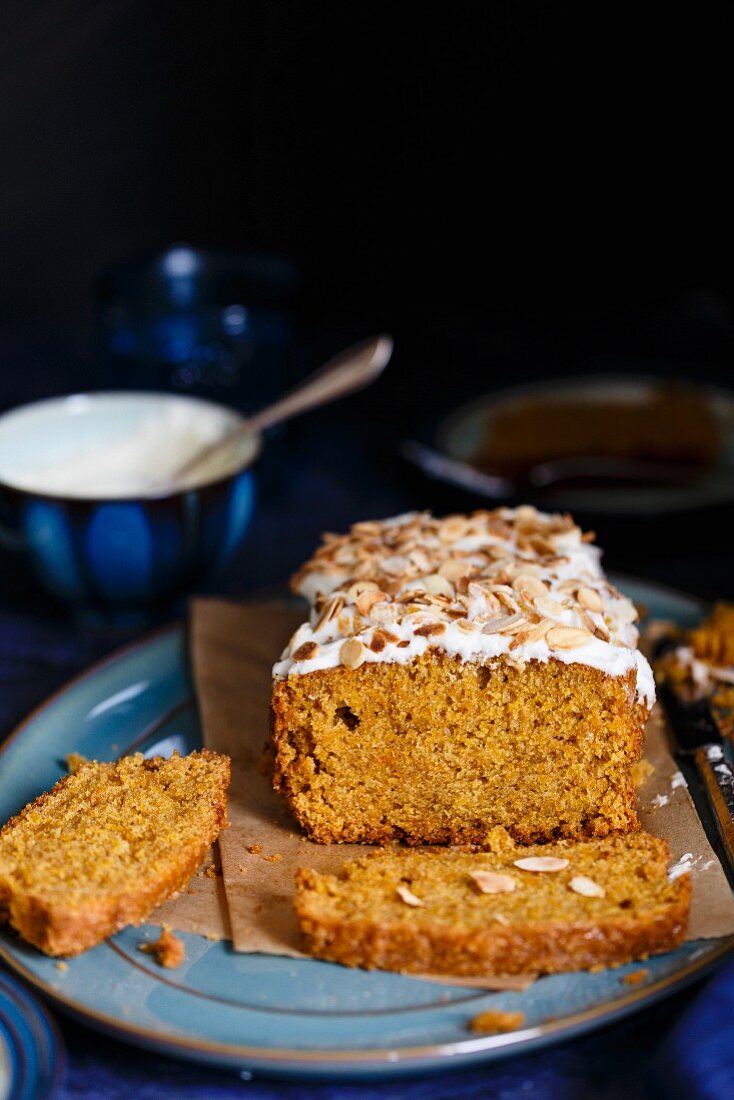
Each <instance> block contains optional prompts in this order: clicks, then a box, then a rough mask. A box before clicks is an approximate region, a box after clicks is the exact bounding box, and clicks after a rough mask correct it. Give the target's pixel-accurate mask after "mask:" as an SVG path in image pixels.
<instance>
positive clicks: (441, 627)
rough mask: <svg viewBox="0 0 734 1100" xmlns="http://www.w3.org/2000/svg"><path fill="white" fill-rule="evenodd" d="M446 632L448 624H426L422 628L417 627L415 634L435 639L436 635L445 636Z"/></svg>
mask: <svg viewBox="0 0 734 1100" xmlns="http://www.w3.org/2000/svg"><path fill="white" fill-rule="evenodd" d="M445 630H446V623H424V624H423V625H422V626H418V627H416V629H415V630H414V631H413V633H414V634H418V635H419V636H420V637H421V638H433V637H434V636H435V635H436V634H443V633H444V631H445Z"/></svg>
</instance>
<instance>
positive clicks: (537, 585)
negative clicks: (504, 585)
mask: <svg viewBox="0 0 734 1100" xmlns="http://www.w3.org/2000/svg"><path fill="white" fill-rule="evenodd" d="M512 587H513V588H514V589H515V591H516V592H520V593H521V594H523V593H525V592H527V593H528V595H530V596H547V595H548V587H547V585H545V584H544V583H543V581H542V580H541V579H540V577H533V576H532V575H531V574H530V573H519V574H518V575H517V576H516V577H515V579H514V580H513V582H512Z"/></svg>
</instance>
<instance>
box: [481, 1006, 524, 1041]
mask: <svg viewBox="0 0 734 1100" xmlns="http://www.w3.org/2000/svg"><path fill="white" fill-rule="evenodd" d="M524 1023H525V1016H524V1014H523V1013H522V1012H499V1011H498V1010H497V1009H494V1008H490V1009H487V1011H486V1012H479V1013H477V1015H476V1016H472V1018H471V1020H470V1021H469V1030H470V1031H475V1032H477V1033H478V1034H479V1035H498V1034H502V1033H505V1032H508V1031H517V1029H518V1028H519V1027H522V1025H523V1024H524Z"/></svg>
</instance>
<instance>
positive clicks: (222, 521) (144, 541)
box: [0, 392, 261, 618]
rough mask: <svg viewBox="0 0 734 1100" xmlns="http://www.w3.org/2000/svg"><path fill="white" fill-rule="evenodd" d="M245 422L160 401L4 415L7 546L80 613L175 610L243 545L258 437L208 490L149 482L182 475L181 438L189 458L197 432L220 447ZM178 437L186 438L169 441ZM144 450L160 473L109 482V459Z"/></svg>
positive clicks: (127, 396) (173, 400)
mask: <svg viewBox="0 0 734 1100" xmlns="http://www.w3.org/2000/svg"><path fill="white" fill-rule="evenodd" d="M239 423H241V417H240V416H239V414H238V413H236V412H235V411H233V410H231V409H227V408H225V407H223V406H220V405H216V404H214V403H212V402H209V401H204V400H201V399H199V398H194V397H185V396H179V395H173V394H163V393H137V392H133V393H98V394H79V395H75V396H72V397H62V398H52V399H50V400H47V401H39V402H35V403H34V404H31V405H25V406H23V407H21V408H17V409H13V410H12V411H10V412H8V413H5V414H4V415H3V416H1V417H0V503H1V504H2V518H3V523H2V527H0V541H2V543H3V545H5V546H6V547H11V548H14V549H20V550H25V551H26V552H27V553H28V555H29V556H30V560H31V562H32V565H33V568H34V570H35V573H36V576H37V577H38V579H39V581H40V582H41V584H42V585H43V586H44V587H45V588H46V589H47V590H48V591H49V592H50V593H51V594H52V595H53V596H55V597H57V598H58V599H61V600H64V601H66V602H67V603H69V604H71V605H73V606H74V608H75V609H76V610H77V611H81V612H83V613H85V614H89V613H91V614H92V615H101V617H103V618H104V617H112V618H116V617H123V618H124V617H125V615H130V614H132V615H142V616H143V617H144V616H145V614H146V613H147V612H150V610H151V609H152V608H154V607H156V606H158V607H161V606H170V604H171V603H172V602H174V601H175V600H176V599H177V598H179V597H181V596H183V595H186V594H187V593H189V592H191V591H193V590H194V589H196V588H197V587H198V586H199V585H201V584H203V583H205V582H207V581H209V580H211V579H212V578H213V577H214V576H216V574H217V573H219V572H221V571H222V570H223V569H224V567H225V566H226V565H227V564H228V562H229V561H230V560H231V558H232V556H233V554H234V553H235V551H236V550H237V548H238V547H239V545H240V544H241V542H242V539H243V536H244V534H245V531H246V530H247V527H248V524H249V522H250V519H251V516H252V512H253V507H254V479H253V474H252V470H251V467H252V465H253V463H254V462H255V460H256V458H257V456H258V454H259V451H260V445H261V440H260V437H259V435H257V434H255V433H251V434H249V435H247V436H245V437H244V438H243V440H242V443H241V444H238V446H237V448H236V449H234V451H233V454H232V455H231V456H230V459H229V461H228V465H227V467H226V468H225V470H224V471H223V472H220V473H217V474H216V475H215V476H212V478H211V479H210V480H208V481H206V482H203V483H195V484H193V485H192V486H191V487H187V488H184V489H181V490H180V491H176V492H160V491H158V492H156V491H155V490H151V489H150V488H149V487H146V485H145V478H146V477H147V476H149V477H150V479H151V481H152V479H154V478H155V477H156V476H158V475H159V474H160V467H161V464H162V463H165V462H170V463H171V464H172V465H174V466H175V464H176V463H175V461H174V459H173V458H172V454H173V448H174V446H175V444H176V439H178V440H179V443H180V440H181V439H182V438H183V440H184V447H186V445H188V447H189V453H190V449H191V446H192V434H191V433H192V432H194V433H196V438H197V439H198V438H200V436H201V433H202V432H205V433H206V434H207V437H208V438H211V437H212V436H219V435H223V434H225V433H226V432H228V431H230V430H231V429H232V428H234V427H236V426H237V425H238V424H239ZM174 428H175V431H176V432H178V436H174V434H168V433H172V432H173V430H174ZM181 432H183V436H182V435H181ZM136 433H137V434H136ZM186 433H188V434H186ZM144 446H145V447H148V449H149V451H148V453H149V456H150V461H151V466H153V467H155V468H151V469H150V470H149V471H147V472H145V473H142V474H139V475H138V478H137V482H135V479H133V481H132V482H131V481H130V478H129V470H128V471H127V472H128V478H127V481H125V480H120V479H119V477H118V478H117V480H115V476H116V475H115V474H114V471H113V472H111V471H110V470H107V474H106V476H105V471H104V464H105V461H106V460H107V461H110V462H111V461H112V459H111V458H110V455H111V454H114V456H115V459H114V460H115V461H116V462H117V463H118V464H119V463H120V462H122V463H123V467H124V464H125V463H129V462H138V463H139V462H140V454H141V450H140V448H141V447H144ZM110 448H112V451H111V450H110ZM150 448H152V450H150ZM185 458H186V453H184V454H183V455H182V456H181V457H180V459H179V462H181V463H182V462H183V461H185ZM60 471H61V473H60ZM118 472H119V471H118ZM122 473H123V475H124V474H125V469H124V468H123V470H122ZM100 477H101V478H102V480H101V481H100ZM121 613H123V614H122V616H121Z"/></svg>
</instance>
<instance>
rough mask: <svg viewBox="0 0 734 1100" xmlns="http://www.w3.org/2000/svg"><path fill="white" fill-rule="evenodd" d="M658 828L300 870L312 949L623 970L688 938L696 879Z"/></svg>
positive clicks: (424, 969) (301, 904) (376, 964)
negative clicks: (673, 860)
mask: <svg viewBox="0 0 734 1100" xmlns="http://www.w3.org/2000/svg"><path fill="white" fill-rule="evenodd" d="M667 872H668V846H667V843H666V841H664V840H658V839H656V838H655V837H652V836H650V835H649V834H647V833H644V832H642V831H638V832H636V833H633V834H631V835H628V836H615V837H607V838H604V839H600V840H584V841H559V842H557V843H555V844H546V845H542V846H535V847H532V848H522V847H514V848H513V847H512V846H510V848H509V849H508V850H505V851H503V852H501V853H491V852H467V851H458V850H456V849H448V850H447V849H438V850H436V849H423V850H417V849H406V848H391V849H387V850H382V851H378V852H373V853H371V854H369V855H367V856H363V857H362V858H360V859H357V860H352V861H351V862H348V863H345V864H344V865H343V867H342V868H341V869H340V871H339V872H338V874H336V875H322V874H319V873H317V872H316V871H313V870H306V869H302V870H300V871H298V872H297V875H296V883H297V895H296V912H297V915H298V920H299V923H300V925H301V929H302V931H303V936H304V940H305V944H306V948H307V950H308V952H309V953H310V954H312V955H316V956H317V957H318V958H322V959H329V960H332V961H334V962H340V963H344V964H346V965H347V966H362V967H367V968H368V969H372V968H377V969H382V970H399V971H404V972H408V973H433V974H453V975H462V976H471V977H474V976H489V975H499V974H523V973H545V974H553V973H559V972H561V971H566V970H588V969H591V968H594V969H596V968H598V967H607V966H618V965H620V964H622V963H627V962H631V961H632V960H633V959H643V958H646V957H647V956H648V955H654V954H660V953H661V952H664V951H671V950H673V948H675V947H677V946H678V945H679V944H680V943H681V941H682V939H683V936H684V934H685V929H686V923H687V919H688V910H689V906H690V895H691V886H690V876H689V875H681V876H679V877H678V878H675V879H674V880H673V881H670V880H669V878H668V873H667Z"/></svg>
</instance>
